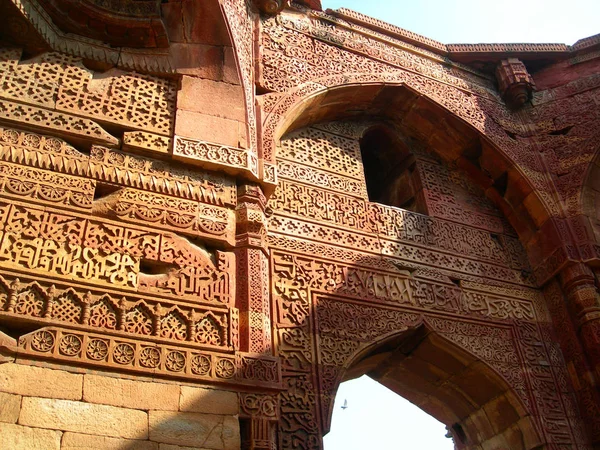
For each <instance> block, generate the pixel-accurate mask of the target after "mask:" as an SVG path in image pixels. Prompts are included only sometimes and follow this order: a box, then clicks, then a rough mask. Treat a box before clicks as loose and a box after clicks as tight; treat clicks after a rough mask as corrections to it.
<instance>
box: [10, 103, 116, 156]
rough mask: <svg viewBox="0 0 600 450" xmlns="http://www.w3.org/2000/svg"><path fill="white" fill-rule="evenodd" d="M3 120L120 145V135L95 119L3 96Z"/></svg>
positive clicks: (37, 129) (96, 141) (102, 143)
mask: <svg viewBox="0 0 600 450" xmlns="http://www.w3.org/2000/svg"><path fill="white" fill-rule="evenodd" d="M0 123H6V124H10V125H17V126H19V127H27V128H31V129H32V130H34V131H41V132H46V133H47V132H49V131H50V132H52V134H54V135H57V136H59V137H62V138H66V139H69V138H70V139H73V138H75V139H85V140H86V141H88V142H89V141H91V142H92V143H93V144H100V145H107V146H109V147H113V146H118V145H119V140H118V139H117V138H115V137H113V136H111V135H110V134H108V133H107V132H106V131H104V129H103V128H102V127H101V126H100V125H98V124H97V123H96V122H94V121H93V120H89V119H83V118H81V117H76V116H72V115H70V114H67V113H64V112H56V111H50V110H47V109H45V108H37V107H35V106H28V105H21V104H19V103H15V102H10V101H7V100H0Z"/></svg>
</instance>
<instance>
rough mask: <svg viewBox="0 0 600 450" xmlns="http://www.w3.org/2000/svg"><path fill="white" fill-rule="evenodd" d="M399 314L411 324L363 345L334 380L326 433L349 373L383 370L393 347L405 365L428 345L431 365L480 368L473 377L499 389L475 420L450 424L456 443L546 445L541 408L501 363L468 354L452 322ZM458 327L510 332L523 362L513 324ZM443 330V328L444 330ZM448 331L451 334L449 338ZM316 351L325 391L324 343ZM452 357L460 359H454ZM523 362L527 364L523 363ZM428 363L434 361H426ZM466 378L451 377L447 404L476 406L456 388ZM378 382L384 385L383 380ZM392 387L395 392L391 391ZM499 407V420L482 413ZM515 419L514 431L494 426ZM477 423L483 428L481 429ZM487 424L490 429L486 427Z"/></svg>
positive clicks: (476, 412)
mask: <svg viewBox="0 0 600 450" xmlns="http://www.w3.org/2000/svg"><path fill="white" fill-rule="evenodd" d="M335 300H336V299H334V298H332V299H331V301H335ZM341 303H344V301H343V300H341ZM357 306H358V305H357ZM396 313H397V315H398V317H402V318H404V319H405V321H404V322H402V323H401V324H400V326H399V327H398V329H396V330H394V331H389V332H386V333H383V334H380V335H378V336H376V337H374V338H373V339H371V340H370V341H367V342H363V343H361V344H360V345H358V346H357V347H356V348H355V349H353V351H352V350H351V351H349V352H348V353H347V354H346V355H345V361H344V364H343V366H342V367H340V368H339V369H338V370H337V374H336V378H335V379H334V380H331V381H333V382H332V383H330V384H329V385H328V386H327V387H329V388H330V389H332V392H331V394H328V393H323V392H321V393H320V397H321V401H322V405H321V408H322V412H321V414H322V421H323V424H324V425H323V426H324V428H325V430H327V431H328V430H329V426H330V424H331V417H332V414H333V406H334V402H333V399H334V398H335V395H336V391H337V389H338V388H339V385H340V384H341V383H342V382H343V381H345V380H344V377H345V376H346V374H347V373H348V372H349V370H351V369H352V368H353V367H355V366H356V365H357V364H358V365H360V364H363V370H364V366H365V365H366V366H367V367H368V368H370V369H372V370H373V366H374V365H375V366H377V365H379V364H381V362H382V358H380V356H381V354H377V353H376V352H377V350H380V349H381V348H382V347H385V346H386V345H387V344H390V343H393V345H392V346H391V347H388V348H386V351H387V352H388V353H390V350H391V353H390V356H389V359H393V360H394V363H397V364H398V365H399V364H401V361H398V359H399V354H401V355H402V356H401V358H410V357H411V356H412V354H413V352H416V350H417V349H418V348H419V347H420V346H421V345H422V344H424V343H425V344H426V345H427V346H428V348H427V350H425V351H426V352H427V351H428V352H429V356H431V360H433V359H434V358H435V357H441V358H443V359H445V360H446V361H445V362H441V363H440V364H438V365H437V366H439V367H443V368H444V369H448V368H454V369H455V370H458V369H456V367H457V362H459V364H465V365H464V366H463V367H462V369H464V370H465V372H467V371H473V367H475V368H476V369H475V370H474V371H473V372H477V375H478V376H481V377H483V379H486V381H488V382H489V383H491V384H493V385H494V387H495V388H497V389H498V391H497V392H496V393H495V394H494V395H490V398H491V399H492V400H489V401H488V403H484V404H482V405H478V404H476V405H474V406H473V405H472V404H471V405H470V406H471V407H472V408H473V414H472V416H469V417H468V418H466V419H465V418H461V419H460V420H459V421H458V422H456V423H454V424H447V425H448V430H449V431H450V432H451V433H452V435H453V438H454V439H455V441H456V439H458V438H460V437H462V438H463V439H464V438H467V437H468V439H469V440H473V439H477V438H480V439H481V441H479V442H477V443H469V445H473V446H476V445H481V444H482V443H483V442H484V441H485V440H487V439H492V440H497V441H498V442H500V441H501V440H502V439H503V438H504V435H505V434H507V435H508V436H509V437H512V438H513V439H515V442H519V441H520V443H521V444H522V447H521V448H526V449H533V448H539V445H540V443H543V442H544V437H543V434H544V433H543V431H542V430H543V429H544V421H543V419H542V420H541V421H540V420H536V419H537V418H536V417H535V416H536V406H534V404H535V400H533V398H528V397H527V396H526V393H525V392H523V391H522V392H519V387H520V386H516V385H514V383H511V381H513V382H514V380H510V379H509V378H508V377H507V370H504V371H502V370H499V366H501V365H502V364H501V363H499V362H498V361H494V360H493V359H489V358H486V357H485V356H484V355H483V353H484V351H481V350H482V349H480V352H479V354H477V352H473V351H472V350H470V349H469V348H467V346H466V345H465V343H464V342H461V339H452V338H451V337H450V335H449V333H448V330H444V325H443V324H444V323H447V322H448V321H449V320H452V319H451V318H448V317H444V316H437V315H429V314H418V313H415V312H408V311H402V310H400V311H396ZM436 322H437V324H436ZM457 322H458V324H457V325H458V326H459V327H460V326H469V325H472V326H474V327H477V328H480V327H483V328H486V327H487V328H489V329H490V330H491V329H493V328H500V329H502V330H503V331H504V332H506V333H508V334H511V335H513V340H512V341H509V342H506V344H507V347H514V350H515V355H517V356H518V357H519V356H520V355H519V351H518V350H517V348H518V347H519V345H518V342H517V340H516V335H517V334H518V333H516V332H515V330H514V329H513V327H512V326H511V325H510V324H498V323H490V324H484V323H481V322H468V321H460V320H459V321H457ZM440 324H442V325H441V326H440ZM317 326H318V325H317ZM444 331H445V332H446V333H444ZM320 340H321V337H320V336H319V337H318V338H317V341H320ZM316 348H317V349H318V350H317V353H318V354H319V356H318V358H319V367H318V371H319V374H318V379H319V380H320V384H319V388H320V389H323V388H324V386H323V384H322V383H323V374H324V372H326V371H327V370H326V369H324V368H323V355H322V352H323V349H322V348H321V345H320V343H319V344H317V345H316ZM432 349H435V350H440V352H441V353H440V354H433V353H432ZM451 351H453V352H455V353H453V354H451V353H450V352H451ZM419 356H421V355H419ZM369 358H372V359H374V360H375V361H374V363H373V362H369ZM441 358H440V359H441ZM519 359H521V358H520V357H519ZM431 360H430V361H431ZM448 361H451V362H448ZM422 362H423V360H422ZM425 363H428V361H426V360H425ZM445 363H446V365H445ZM437 366H436V367H437ZM453 366H454V367H453ZM520 369H521V370H522V373H519V374H516V375H515V376H514V379H520V381H521V382H522V383H523V384H526V383H527V382H526V381H525V379H526V378H527V375H526V374H525V373H526V372H527V369H526V368H525V367H524V366H522V367H520ZM374 370H377V369H374ZM409 371H410V370H409ZM502 372H504V373H502ZM372 375H373V374H372ZM417 375H418V374H417ZM462 375H464V374H463V373H462V372H460V371H457V372H456V373H451V374H450V376H449V377H448V378H447V379H446V380H445V381H444V382H443V383H442V384H441V385H440V391H443V390H444V389H449V391H448V392H446V393H444V394H445V395H446V398H445V400H446V401H447V400H448V398H449V396H451V395H453V394H454V395H456V400H458V401H460V400H461V399H462V398H463V397H462V396H464V398H467V399H469V400H471V401H472V400H473V398H472V397H470V394H469V393H468V392H466V391H463V390H461V388H460V387H459V386H458V385H455V383H456V381H455V378H456V377H457V376H459V377H460V376H462ZM355 376H357V374H356V373H354V374H353V376H352V378H354V377H355ZM376 381H378V382H381V380H376ZM393 381H395V380H393ZM402 381H403V380H401V381H400V382H402ZM471 381H472V380H471ZM407 383H410V381H407ZM448 385H450V386H451V387H450V388H448ZM387 387H388V388H390V387H389V386H387ZM409 389H410V387H409ZM452 390H455V392H454V393H451V391H452ZM407 392H408V391H406V392H404V393H402V394H401V395H402V396H403V397H404V396H405V394H406V393H407ZM498 393H499V395H498ZM323 394H325V395H323ZM419 395H420V394H417V395H413V396H411V398H409V399H408V400H409V401H411V403H415V399H417V398H418V396H419ZM524 395H525V397H524ZM428 396H429V395H428ZM434 396H435V395H434ZM324 397H325V398H326V400H325V401H324V402H323V400H324ZM327 397H330V398H327ZM440 397H441V399H438V400H437V401H438V402H442V403H443V402H444V397H443V396H442V395H440ZM498 398H500V400H498ZM495 402H497V403H499V404H502V406H503V407H504V408H506V409H507V410H506V411H501V409H500V408H498V411H496V414H497V416H496V417H494V416H492V415H490V414H489V413H488V414H487V415H486V413H482V411H483V410H484V409H485V410H487V409H488V408H489V409H492V408H490V406H489V404H494V403H495ZM425 406H429V407H430V408H433V409H437V410H440V411H443V410H447V411H448V412H449V411H450V409H451V407H452V405H442V407H441V408H440V406H439V405H436V404H435V402H433V403H430V402H427V401H425ZM418 407H419V408H422V407H423V405H418ZM458 409H460V408H458ZM508 410H509V411H510V413H507V411H508ZM427 412H428V413H429V414H432V411H431V410H428V411H427ZM538 413H539V412H538ZM511 414H514V415H513V416H512V417H510V418H509V421H510V420H511V419H512V420H514V422H513V423H511V424H509V425H508V426H507V423H503V424H502V425H499V426H498V428H496V426H497V425H496V423H494V420H498V422H499V423H500V422H503V419H506V418H508V417H503V418H501V416H503V415H506V416H510V415H511ZM450 415H452V412H450ZM474 417H477V419H474ZM436 419H438V420H441V418H440V417H436ZM477 421H480V422H479V423H477ZM484 423H485V424H486V426H487V427H486V426H483V424H484ZM461 425H462V426H461ZM502 426H506V428H504V429H501V428H502ZM466 427H469V428H470V429H467V430H466V431H467V432H466V434H465V428H466ZM478 428H480V429H478ZM492 429H493V431H492V433H497V434H496V435H495V436H494V437H492V438H490V437H489V436H488V437H486V438H481V436H484V435H485V434H484V433H489V432H490V430H492ZM511 434H512V436H511ZM461 435H462V436H461ZM500 436H502V437H500ZM499 437H500V438H499ZM511 444H512V442H511ZM465 445H466V442H460V441H459V446H458V447H457V448H465ZM469 448H470V447H469ZM511 448H512V447H511Z"/></svg>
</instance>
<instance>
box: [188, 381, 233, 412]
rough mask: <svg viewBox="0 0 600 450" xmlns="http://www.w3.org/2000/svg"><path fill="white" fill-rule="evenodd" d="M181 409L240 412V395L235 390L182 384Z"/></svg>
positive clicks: (189, 410)
mask: <svg viewBox="0 0 600 450" xmlns="http://www.w3.org/2000/svg"><path fill="white" fill-rule="evenodd" d="M179 409H180V410H181V411H186V412H199V413H206V414H229V415H235V414H237V413H238V396H237V394H236V393H235V392H231V391H221V390H219V389H205V388H196V387H188V386H181V400H180V403H179Z"/></svg>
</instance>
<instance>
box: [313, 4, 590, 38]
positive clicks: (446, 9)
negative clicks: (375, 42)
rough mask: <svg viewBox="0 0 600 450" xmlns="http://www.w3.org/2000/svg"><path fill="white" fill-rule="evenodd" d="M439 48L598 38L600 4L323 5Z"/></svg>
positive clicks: (325, 7)
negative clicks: (393, 27) (375, 21)
mask: <svg viewBox="0 0 600 450" xmlns="http://www.w3.org/2000/svg"><path fill="white" fill-rule="evenodd" d="M321 2H322V5H323V10H325V9H327V8H331V9H337V8H340V7H345V8H349V9H353V10H355V11H358V12H361V13H363V14H366V15H368V16H371V17H376V18H377V19H380V20H383V21H385V22H389V23H392V24H394V25H397V26H399V27H401V28H405V29H407V30H409V31H412V32H414V33H419V34H422V35H424V36H426V37H428V38H431V39H435V40H437V41H440V42H442V43H443V44H465V43H498V42H501V43H509V42H510V43H513V42H527V43H533V42H537V43H542V42H544V43H548V42H553V43H561V44H567V45H572V44H574V43H575V41H577V40H578V39H582V38H585V37H589V36H592V35H594V34H598V33H600V25H599V22H600V20H599V19H600V1H599V0H569V1H557V0H496V1H490V0H421V1H419V0H411V1H406V0H370V1H368V0H360V1H358V0H321Z"/></svg>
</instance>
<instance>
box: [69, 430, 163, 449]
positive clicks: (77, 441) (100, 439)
mask: <svg viewBox="0 0 600 450" xmlns="http://www.w3.org/2000/svg"><path fill="white" fill-rule="evenodd" d="M100 449H101V450H158V444H157V443H156V442H150V441H138V440H132V439H119V438H112V437H106V436H92V435H90V434H80V433H71V432H70V431H67V432H66V433H64V434H63V438H62V446H61V450H100Z"/></svg>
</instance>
